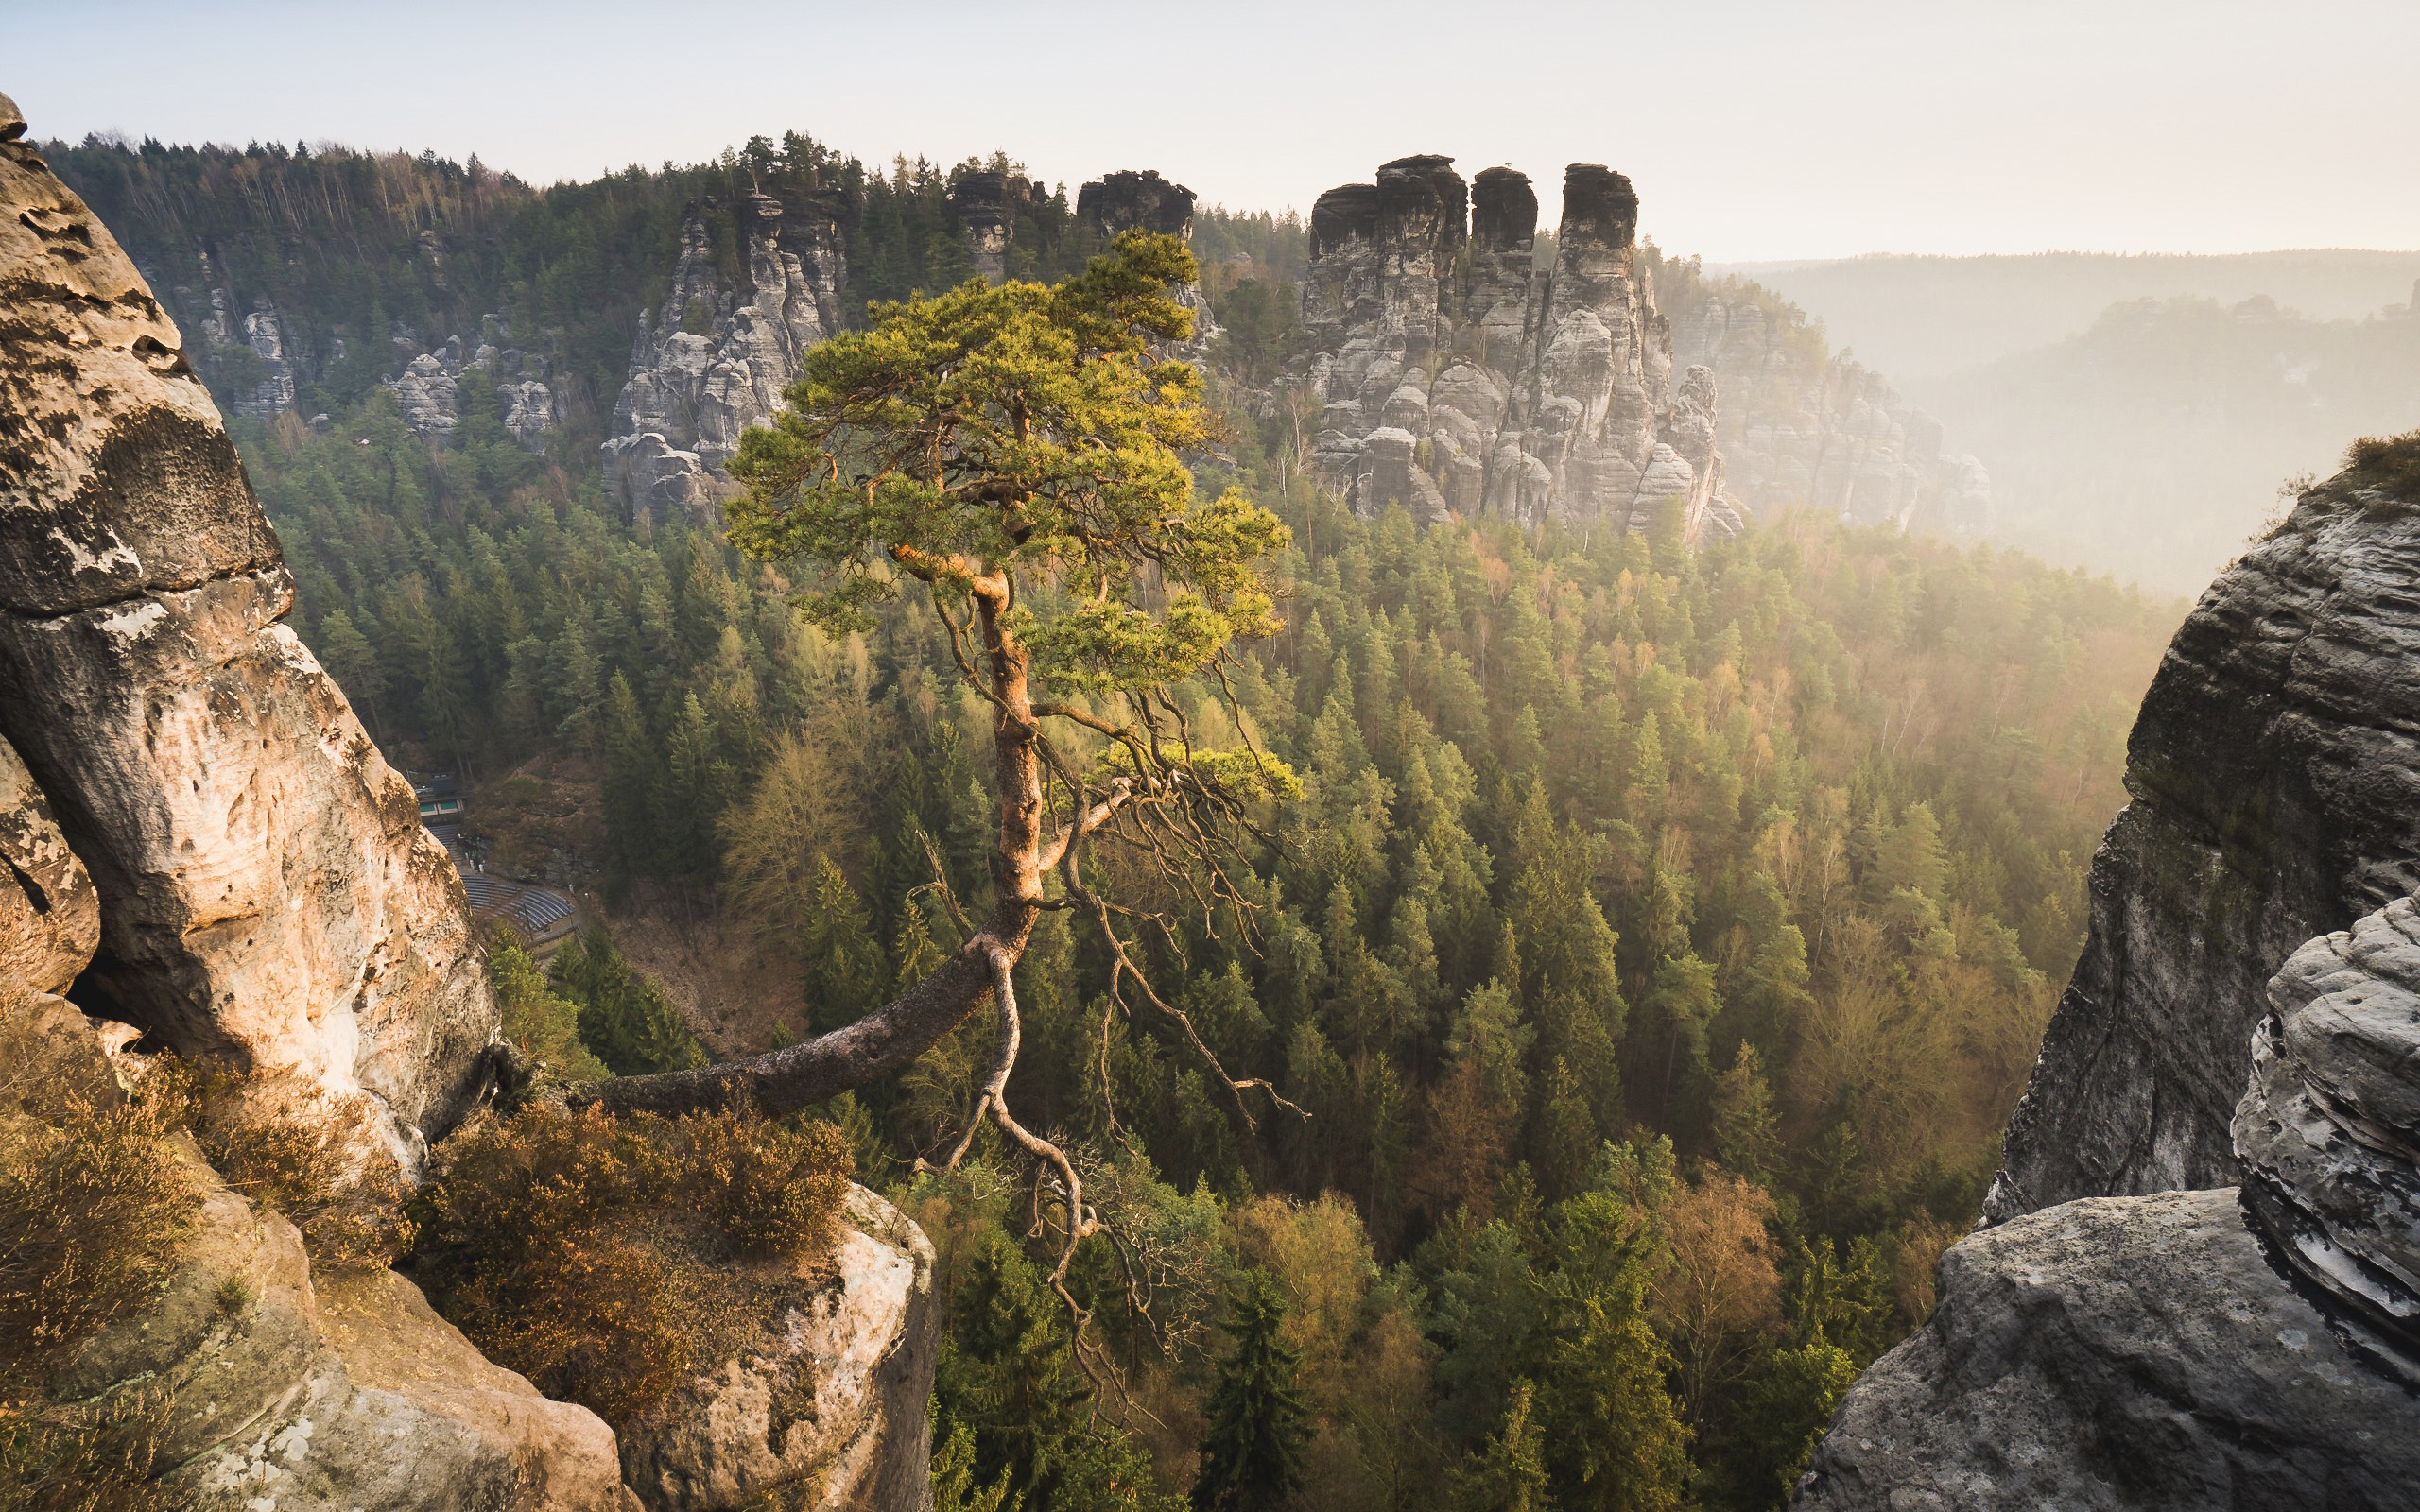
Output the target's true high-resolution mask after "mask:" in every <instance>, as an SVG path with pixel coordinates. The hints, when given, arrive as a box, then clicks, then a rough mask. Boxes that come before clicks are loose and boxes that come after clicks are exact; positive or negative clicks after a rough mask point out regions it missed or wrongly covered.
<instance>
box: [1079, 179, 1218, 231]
mask: <svg viewBox="0 0 2420 1512" xmlns="http://www.w3.org/2000/svg"><path fill="white" fill-rule="evenodd" d="M1076 215H1077V216H1078V217H1079V218H1080V219H1081V220H1082V221H1083V222H1084V223H1085V224H1087V225H1089V226H1091V227H1093V228H1094V229H1095V230H1097V231H1098V232H1100V233H1101V234H1102V235H1104V236H1115V235H1116V234H1117V233H1118V232H1123V231H1132V230H1133V229H1135V228H1137V227H1140V228H1141V229H1143V230H1144V231H1147V232H1151V233H1152V234H1154V235H1158V236H1181V237H1183V238H1184V239H1185V240H1186V241H1191V240H1192V239H1193V191H1192V190H1190V189H1187V188H1186V187H1185V186H1184V185H1183V184H1181V183H1170V182H1168V181H1167V180H1166V179H1163V178H1161V177H1160V176H1159V174H1158V173H1156V172H1154V171H1151V170H1148V169H1147V170H1144V171H1142V172H1139V173H1138V172H1135V171H1134V170H1132V169H1121V170H1119V171H1118V172H1116V173H1111V174H1104V175H1102V176H1101V177H1100V178H1098V179H1096V180H1093V181H1092V182H1090V183H1088V184H1086V185H1084V186H1083V187H1082V188H1081V189H1079V190H1077V191H1076Z"/></svg>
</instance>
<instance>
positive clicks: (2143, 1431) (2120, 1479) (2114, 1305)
mask: <svg viewBox="0 0 2420 1512" xmlns="http://www.w3.org/2000/svg"><path fill="white" fill-rule="evenodd" d="M1939 1284H1940V1297H1941V1301H1940V1305H1939V1306H1938V1307H1937V1308H1936V1309H1935V1310H1934V1313H1933V1315H1932V1319H1931V1321H1929V1322H1928V1323H1927V1324H1926V1325H1925V1327H1924V1328H1923V1329H1922V1330H1920V1331H1919V1332H1916V1333H1915V1334H1914V1335H1913V1336H1912V1337H1910V1338H1909V1339H1908V1340H1907V1341H1906V1342H1904V1343H1902V1344H1901V1345H1900V1346H1899V1347H1898V1348H1897V1349H1893V1350H1892V1351H1891V1352H1890V1353H1889V1354H1886V1355H1884V1356H1883V1357H1882V1358H1881V1359H1880V1360H1878V1361H1876V1363H1875V1365H1874V1366H1873V1367H1872V1368H1871V1369H1869V1370H1867V1371H1866V1373H1865V1374H1864V1375H1863V1376H1862V1377H1860V1378H1859V1379H1858V1383H1857V1385H1856V1387H1855V1388H1853V1389H1852V1390H1851V1391H1850V1392H1849V1394H1848V1397H1847V1398H1846V1400H1843V1401H1842V1402H1841V1409H1840V1412H1839V1414H1838V1415H1837V1416H1836V1417H1834V1418H1833V1419H1832V1426H1831V1429H1830V1431H1829V1432H1828V1433H1827V1434H1826V1435H1824V1439H1823V1441H1822V1442H1821V1443H1820V1444H1818V1445H1817V1446H1816V1450H1815V1458H1814V1462H1813V1464H1812V1466H1811V1468H1810V1469H1809V1470H1808V1473H1807V1475H1806V1479H1805V1480H1803V1481H1802V1482H1801V1483H1800V1486H1799V1493H1798V1497H1797V1500H1796V1501H1795V1502H1793V1503H1791V1505H1792V1506H1793V1507H1794V1508H1796V1509H1798V1512H1886V1509H1887V1512H1925V1509H1940V1512H1949V1509H1953V1508H1956V1509H1972V1512H2001V1509H2005V1512H2037V1509H2039V1508H2042V1507H2058V1508H2062V1509H2067V1508H2072V1509H2075V1512H2101V1509H2107V1512H2119V1509H2135V1508H2161V1507H2165V1508H2175V1509H2178V1512H2185V1509H2188V1508H2191V1509H2200V1508H2208V1507H2233V1508H2240V1509H2244V1512H2252V1509H2256V1508H2258V1509H2275V1512H2290V1509H2302V1508H2314V1507H2329V1508H2340V1509H2346V1512H2351V1509H2375V1512H2387V1509H2390V1508H2398V1507H2409V1506H2411V1498H2412V1488H2413V1487H2414V1486H2420V1406H2415V1404H2414V1401H2413V1399H2412V1397H2411V1395H2410V1394H2409V1393H2408V1392H2407V1391H2406V1389H2405V1388H2404V1387H2403V1386H2402V1385H2401V1384H2399V1383H2396V1382H2394V1381H2393V1380H2391V1379H2389V1378H2388V1377H2387V1376H2386V1375H2384V1374H2382V1373H2380V1372H2379V1371H2377V1370H2376V1369H2374V1368H2372V1366H2371V1365H2370V1364H2369V1363H2368V1361H2367V1360H2365V1359H2364V1358H2363V1357H2362V1355H2361V1353H2360V1352H2359V1350H2358V1349H2355V1348H2352V1347H2348V1345H2347V1343H2346V1341H2345V1340H2344V1339H2343V1338H2342V1337H2340V1336H2339V1334H2338V1333H2337V1332H2336V1331H2335V1328H2334V1326H2333V1325H2334V1322H2335V1320H2334V1319H2332V1318H2331V1317H2329V1316H2327V1315H2326V1314H2323V1313H2322V1312H2321V1311H2320V1310H2319V1309H2318V1308H2316V1307H2314V1306H2313V1305H2312V1304H2311V1302H2309V1301H2308V1300H2307V1299H2305V1297H2302V1296H2301V1295H2299V1294H2298V1293H2297V1292H2296V1291H2295V1290H2294V1288H2292V1287H2290V1286H2289V1285H2287V1284H2286V1283H2285V1282H2284V1281H2283V1280H2279V1279H2278V1277H2277V1275H2276V1273H2275V1272H2274V1271H2273V1270H2272V1269H2271V1267H2270V1264H2269V1263H2268V1260H2267V1259H2266V1257H2265V1256H2264V1255H2263V1254H2262V1251H2261V1242H2260V1240H2259V1238H2258V1237H2256V1235H2255V1234H2254V1233H2253V1232H2252V1231H2251V1230H2250V1229H2248V1228H2247V1227H2246V1226H2245V1223H2244V1219H2243V1213H2242V1211H2241V1210H2240V1209H2239V1208H2238V1204H2237V1201H2236V1194H2235V1193H2234V1192H2233V1191H2232V1190H2229V1189H2221V1190H2218V1191H2213V1192H2168V1193H2162V1194H2157V1195H2155V1196H2146V1197H2113V1198H2092V1199H2086V1200H2083V1201H2079V1202H2070V1203H2066V1204H2064V1205H2062V1206H2060V1207H2056V1208H2052V1209H2049V1210H2048V1211H2042V1212H2037V1213H2032V1214H2030V1215H2028V1216H2026V1217H2023V1218H2019V1219H2017V1220H2015V1221H2014V1222H2011V1223H2008V1224H2005V1225H2002V1226H2001V1227H1999V1228H1997V1229H1987V1230H1985V1231H1984V1232H1982V1233H1979V1234H1977V1235H1976V1236H1974V1237H1973V1238H1971V1239H1968V1240H1966V1241H1964V1242H1963V1243H1962V1244H1960V1245H1958V1246H1955V1247H1953V1248H1952V1249H1951V1250H1950V1251H1949V1252H1948V1253H1947V1254H1945V1255H1944V1256H1943V1257H1942V1263H1941V1277H1940V1283H1939Z"/></svg>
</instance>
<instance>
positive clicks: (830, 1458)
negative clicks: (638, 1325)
mask: <svg viewBox="0 0 2420 1512" xmlns="http://www.w3.org/2000/svg"><path fill="white" fill-rule="evenodd" d="M844 1221H845V1223H846V1225H847V1227H846V1228H844V1229H843V1230H842V1232H841V1235H840V1245H839V1249H838V1254H837V1255H835V1256H834V1257H833V1261H832V1263H833V1265H834V1266H835V1267H836V1268H837V1277H836V1279H835V1280H834V1282H833V1283H832V1285H831V1286H830V1287H829V1289H828V1290H826V1291H825V1292H824V1293H823V1294H822V1295H821V1296H820V1297H817V1298H816V1300H815V1301H814V1302H813V1304H812V1305H811V1306H810V1307H809V1308H807V1309H805V1310H804V1311H794V1312H792V1313H790V1314H788V1315H787V1317H785V1318H783V1319H780V1320H779V1321H778V1322H777V1323H776V1324H775V1326H774V1327H773V1328H772V1329H771V1330H769V1332H768V1333H767V1336H766V1338H765V1340H764V1343H763V1347H762V1348H761V1349H758V1350H756V1351H754V1352H753V1353H752V1354H751V1355H750V1356H749V1357H747V1358H745V1359H739V1360H733V1361H730V1362H728V1363H727V1364H725V1365H724V1366H723V1367H722V1369H721V1370H720V1371H719V1372H717V1374H715V1375H713V1376H711V1377H707V1378H705V1379H702V1380H700V1382H698V1383H696V1384H695V1385H694V1386H692V1387H690V1388H689V1389H687V1390H685V1391H683V1392H682V1393H680V1394H679V1395H677V1396H675V1397H674V1398H673V1399H672V1400H671V1401H670V1402H668V1403H667V1404H666V1406H665V1407H664V1408H662V1409H661V1410H659V1411H658V1412H656V1413H654V1414H652V1415H651V1416H650V1417H648V1419H647V1420H646V1421H644V1422H641V1423H637V1424H633V1425H632V1426H631V1428H630V1429H629V1430H628V1431H627V1432H625V1433H624V1435H623V1437H622V1466H623V1473H624V1475H625V1477H626V1478H627V1479H628V1481H629V1483H630V1485H631V1486H632V1487H633V1488H634V1489H635V1490H636V1491H637V1492H638V1493H639V1497H640V1500H642V1501H643V1502H645V1503H647V1504H648V1506H649V1507H652V1508H656V1509H658V1512H727V1509H730V1508H735V1507H738V1506H741V1505H743V1504H745V1503H749V1502H750V1501H751V1500H752V1498H755V1497H757V1496H761V1495H762V1494H764V1493H765V1492H767V1491H769V1490H773V1489H776V1488H779V1487H785V1486H813V1487H815V1488H816V1490H815V1499H814V1500H813V1501H812V1502H809V1503H804V1505H807V1506H811V1507H813V1508H816V1509H818V1512H846V1509H850V1508H857V1507H883V1508H896V1509H898V1512H925V1509H926V1508H928V1507H929V1506H930V1505H931V1504H932V1472H931V1464H930V1462H931V1458H932V1444H931V1438H932V1424H931V1422H930V1420H929V1418H928V1417H926V1415H925V1402H926V1400H927V1398H928V1397H929V1396H930V1394H931V1392H932V1388H933V1366H934V1361H935V1354H934V1351H935V1349H936V1347H937V1343H938V1331H939V1328H940V1314H939V1313H938V1311H937V1310H936V1308H935V1306H934V1300H933V1277H932V1270H933V1250H932V1246H931V1245H930V1244H928V1243H927V1242H926V1241H925V1235H924V1232H923V1230H921V1229H918V1228H917V1227H916V1225H915V1224H914V1223H912V1222H910V1221H909V1220H908V1217H907V1216H906V1215H905V1214H904V1213H902V1212H900V1211H899V1210H898V1209H896V1208H893V1207H892V1206H891V1205H890V1203H888V1202H885V1201H883V1200H882V1198H880V1197H878V1196H876V1195H874V1194H873V1193H871V1192H868V1191H867V1190H865V1189H864V1188H863V1187H852V1188H851V1189H850V1192H849V1197H848V1205H847V1207H846V1209H845V1210H844Z"/></svg>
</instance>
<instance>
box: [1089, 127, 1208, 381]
mask: <svg viewBox="0 0 2420 1512" xmlns="http://www.w3.org/2000/svg"><path fill="white" fill-rule="evenodd" d="M1193 204H1194V197H1193V191H1192V190H1190V189H1187V188H1186V187H1185V186H1184V185H1183V184H1181V183H1170V182H1168V181H1167V180H1166V179H1163V178H1161V177H1160V175H1159V174H1158V173H1157V172H1156V171H1154V170H1150V169H1145V170H1142V171H1139V172H1138V171H1136V170H1134V169H1132V168H1122V169H1120V170H1118V171H1117V172H1115V173H1111V174H1104V175H1102V176H1101V177H1100V178H1098V179H1095V180H1092V181H1091V182H1090V183H1087V184H1085V185H1084V186H1083V187H1082V188H1081V189H1079V190H1077V191H1076V215H1077V218H1079V219H1080V220H1082V221H1083V222H1084V223H1085V224H1086V225H1088V226H1090V227H1092V229H1093V230H1094V231H1096V232H1098V233H1099V234H1100V236H1101V238H1102V239H1103V240H1104V241H1106V240H1109V239H1112V238H1115V237H1116V236H1117V235H1119V234H1121V233H1122V232H1129V231H1136V230H1140V231H1147V232H1151V233H1152V234H1153V235H1157V236H1174V237H1176V238H1178V239H1179V240H1180V241H1184V242H1186V243H1190V242H1191V241H1192V240H1193ZM1174 292H1175V294H1176V298H1177V302H1178V303H1180V304H1183V305H1184V307H1185V308H1186V309H1188V310H1191V311H1192V312H1193V335H1191V336H1190V337H1188V338H1186V339H1185V340H1183V341H1175V342H1170V343H1168V344H1167V347H1165V348H1164V349H1163V354H1164V355H1166V356H1167V357H1169V358H1172V359H1174V360H1176V361H1179V362H1192V363H1199V362H1201V360H1202V358H1203V356H1204V354H1205V353H1207V352H1209V350H1210V338H1211V337H1213V336H1215V335H1218V334H1219V322H1218V320H1217V319H1216V318H1214V317H1213V316H1212V315H1211V313H1210V301H1208V300H1207V299H1205V298H1203V297H1202V293H1201V284H1200V283H1185V284H1182V285H1180V286H1179V287H1178V288H1177V289H1176V290H1175V291H1174Z"/></svg>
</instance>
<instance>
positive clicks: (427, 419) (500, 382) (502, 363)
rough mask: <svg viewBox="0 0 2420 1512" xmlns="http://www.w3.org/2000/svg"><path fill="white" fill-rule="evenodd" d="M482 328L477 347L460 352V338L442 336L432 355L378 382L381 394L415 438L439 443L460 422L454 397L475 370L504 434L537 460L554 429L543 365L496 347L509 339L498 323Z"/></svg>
mask: <svg viewBox="0 0 2420 1512" xmlns="http://www.w3.org/2000/svg"><path fill="white" fill-rule="evenodd" d="M482 323H483V325H484V326H485V329H484V330H483V331H482V332H481V334H480V335H481V339H480V340H479V342H478V343H477V345H475V346H472V347H468V348H467V349H466V347H465V344H464V342H463V340H462V338H461V337H460V336H448V337H447V338H446V339H445V340H444V342H443V343H442V344H441V345H440V346H439V347H438V349H437V350H436V351H435V352H422V353H421V354H420V355H418V356H416V357H414V358H412V360H411V361H409V362H407V363H406V364H404V370H403V371H402V372H400V373H398V374H396V375H395V376H394V377H392V378H389V379H385V380H383V382H384V383H385V385H386V387H387V391H388V392H389V393H391V394H393V395H394V396H395V407H396V408H397V409H399V410H401V411H402V412H403V417H404V423H405V424H406V425H408V426H410V427H411V428H412V431H413V433H414V434H415V435H418V436H421V437H423V438H427V439H429V440H434V441H442V440H445V439H447V438H450V437H451V436H453V434H454V430H455V427H456V426H458V425H459V424H460V423H461V422H462V417H461V408H460V405H459V404H458V400H457V398H456V393H457V390H458V388H459V387H461V382H462V374H463V373H464V372H465V371H467V370H468V369H473V368H476V369H479V370H480V371H481V372H484V373H486V374H487V375H488V377H489V378H490V379H492V380H493V382H494V384H495V391H496V400H497V402H498V403H499V404H501V405H502V406H503V414H504V428H505V430H506V431H508V432H510V434H511V437H512V438H513V439H514V440H516V441H518V442H520V443H521V447H522V449H523V450H524V451H529V452H536V453H539V454H541V455H543V454H544V452H545V450H546V436H547V433H549V432H551V431H553V430H554V429H555V428H556V425H557V421H556V418H555V396H554V391H553V390H552V389H550V388H548V387H546V377H547V372H548V366H549V365H548V363H547V361H546V359H545V358H544V357H542V356H540V355H538V354H537V353H536V352H523V351H521V350H520V349H519V348H517V347H510V346H506V347H499V346H497V345H496V342H497V341H510V340H511V339H512V336H511V332H510V327H509V326H508V325H507V324H506V322H505V318H504V317H502V316H500V315H491V316H489V317H488V318H486V320H485V321H484V322H482ZM406 350H409V348H408V345H406Z"/></svg>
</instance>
